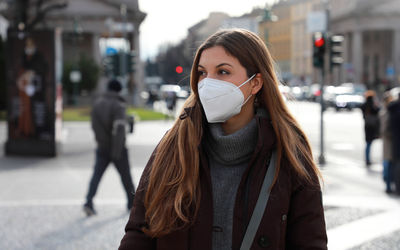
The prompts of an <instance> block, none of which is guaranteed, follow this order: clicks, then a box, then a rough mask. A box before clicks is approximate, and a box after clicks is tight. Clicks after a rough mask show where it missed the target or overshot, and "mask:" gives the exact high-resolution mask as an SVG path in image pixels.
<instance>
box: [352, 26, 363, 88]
mask: <svg viewBox="0 0 400 250" xmlns="http://www.w3.org/2000/svg"><path fill="white" fill-rule="evenodd" d="M362 34H363V33H362V31H361V30H355V31H354V32H353V40H352V46H351V48H352V64H353V69H354V82H358V83H363V82H362V81H363V54H364V53H363V51H364V50H363V36H362Z"/></svg>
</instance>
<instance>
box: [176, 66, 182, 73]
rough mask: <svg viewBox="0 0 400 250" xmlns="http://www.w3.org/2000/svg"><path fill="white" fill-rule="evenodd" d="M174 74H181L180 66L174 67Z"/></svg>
mask: <svg viewBox="0 0 400 250" xmlns="http://www.w3.org/2000/svg"><path fill="white" fill-rule="evenodd" d="M175 72H176V73H178V74H182V72H183V68H182V66H176V68H175Z"/></svg>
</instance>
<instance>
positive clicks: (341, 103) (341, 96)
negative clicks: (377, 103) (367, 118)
mask: <svg viewBox="0 0 400 250" xmlns="http://www.w3.org/2000/svg"><path fill="white" fill-rule="evenodd" d="M365 91H366V88H365V86H364V85H363V84H356V83H343V84H341V85H339V86H337V87H335V91H334V97H333V101H332V102H330V104H331V105H330V106H331V107H334V108H335V109H336V110H337V111H339V110H342V109H347V110H352V109H354V108H359V107H361V105H362V104H363V103H364V101H365V98H364V92H365Z"/></svg>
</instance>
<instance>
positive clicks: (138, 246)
mask: <svg viewBox="0 0 400 250" xmlns="http://www.w3.org/2000/svg"><path fill="white" fill-rule="evenodd" d="M257 123H258V126H259V140H258V143H257V146H256V149H255V151H254V154H253V157H252V160H251V161H250V164H249V167H248V168H247V170H246V171H245V173H244V175H243V177H242V181H241V183H240V186H239V188H238V193H237V197H236V202H235V209H234V218H233V233H232V248H230V247H229V246H227V249H234V250H236V249H239V248H240V244H241V242H242V239H243V235H244V232H245V230H246V226H247V223H248V222H249V220H250V217H251V213H252V211H253V209H254V207H255V204H256V201H257V198H258V193H259V191H260V188H261V185H262V182H263V180H264V176H265V173H266V171H267V167H268V166H267V162H268V159H269V156H270V152H271V150H272V149H273V148H274V147H275V136H274V133H273V130H272V126H271V124H270V121H269V120H268V119H267V118H261V117H258V119H257ZM203 152H204V151H203V150H201V169H200V183H201V194H202V195H201V203H200V209H199V212H198V214H197V217H196V218H194V224H193V225H192V226H190V227H189V228H187V229H185V230H181V231H177V232H173V233H171V234H169V235H167V236H164V237H161V238H157V239H151V238H150V237H148V236H146V235H145V234H144V233H143V232H142V230H141V227H143V226H144V225H145V224H146V223H145V211H146V210H145V207H144V205H143V200H144V196H145V192H146V182H147V181H146V179H147V176H148V174H149V166H150V165H151V162H152V159H150V161H149V163H148V164H147V166H146V168H145V170H144V172H143V176H142V178H141V181H140V184H139V187H138V190H137V192H136V197H135V201H134V206H133V209H132V211H131V215H130V218H129V221H128V224H127V225H126V228H125V231H126V234H125V236H124V237H123V239H122V241H121V245H120V247H119V250H128V249H129V250H149V249H154V250H155V249H157V250H188V249H190V250H211V244H212V230H213V224H212V223H213V204H212V200H213V199H212V190H211V177H210V170H209V168H208V164H207V162H208V161H207V156H206V155H205V154H204V153H203ZM306 168H309V166H306ZM246 180H247V182H246ZM314 181H315V184H306V183H304V182H302V181H301V180H300V178H299V177H298V176H297V175H296V173H294V172H293V170H292V169H291V167H290V166H288V164H287V161H284V162H283V163H282V164H281V168H280V172H279V176H278V179H277V182H276V184H275V185H274V187H273V189H272V191H271V195H270V199H269V201H268V205H267V208H266V210H265V212H264V217H263V219H262V221H261V223H260V226H259V229H258V232H257V234H256V236H255V239H254V241H253V245H252V247H251V249H254V250H256V249H274V250H276V249H295V250H301V249H309V250H311V249H313V250H320V249H327V236H326V228H325V219H324V211H323V206H322V196H321V190H320V186H319V184H317V183H318V180H317V177H316V176H314ZM246 183H247V184H246ZM249 184H250V185H249ZM247 189H248V192H247V194H248V202H246V201H245V200H246V199H245V196H246V195H245V193H246V191H245V190H247ZM246 204H247V206H246Z"/></svg>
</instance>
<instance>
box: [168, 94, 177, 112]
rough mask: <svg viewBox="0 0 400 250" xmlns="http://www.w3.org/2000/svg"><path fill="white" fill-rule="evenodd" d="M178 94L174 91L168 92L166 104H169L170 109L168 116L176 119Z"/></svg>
mask: <svg viewBox="0 0 400 250" xmlns="http://www.w3.org/2000/svg"><path fill="white" fill-rule="evenodd" d="M176 98H177V97H176V92H174V91H168V92H167V96H166V98H165V102H166V104H167V108H168V112H169V114H168V116H169V117H175V115H174V111H175V106H176Z"/></svg>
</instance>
